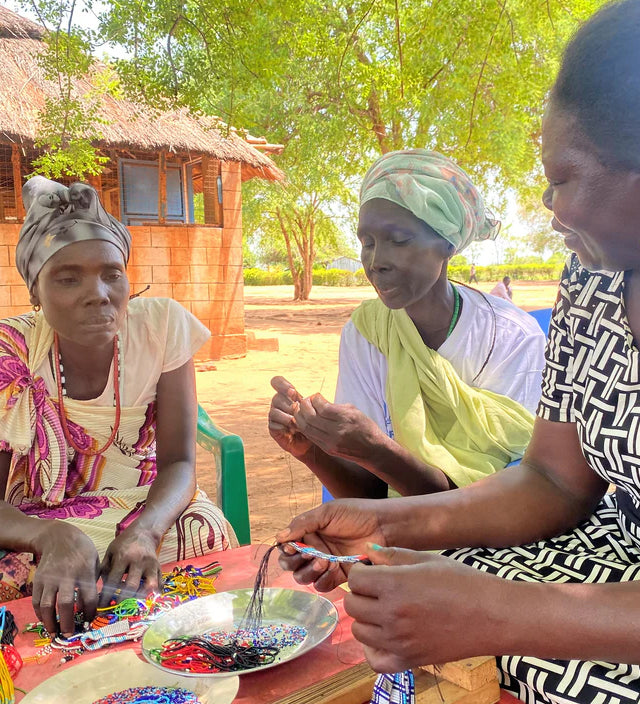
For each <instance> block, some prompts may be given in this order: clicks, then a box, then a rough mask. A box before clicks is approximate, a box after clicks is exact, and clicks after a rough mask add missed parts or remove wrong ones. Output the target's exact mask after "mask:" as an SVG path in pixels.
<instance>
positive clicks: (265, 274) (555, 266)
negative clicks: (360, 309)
mask: <svg viewBox="0 0 640 704" xmlns="http://www.w3.org/2000/svg"><path fill="white" fill-rule="evenodd" d="M563 265H564V264H563V263H562V262H561V263H553V262H551V263H547V264H500V265H495V266H477V267H476V276H477V277H478V280H479V281H500V280H501V279H502V278H503V277H504V276H510V277H511V278H512V279H513V280H514V281H518V280H520V281H555V280H557V279H559V278H560V275H561V274H562V268H563ZM469 270H470V267H469V265H464V266H450V267H449V278H450V279H453V280H454V281H462V282H467V281H468V280H469ZM244 283H245V285H246V286H282V285H292V284H293V278H292V276H291V272H290V271H289V270H288V269H287V270H286V271H263V270H262V269H254V268H249V269H245V270H244ZM368 283H369V282H368V281H367V277H366V276H365V273H364V269H358V271H355V272H353V271H344V270H343V269H322V268H318V269H314V270H313V284H314V286H366V285H367V284H368Z"/></svg>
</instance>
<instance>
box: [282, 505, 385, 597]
mask: <svg viewBox="0 0 640 704" xmlns="http://www.w3.org/2000/svg"><path fill="white" fill-rule="evenodd" d="M383 503H384V502H381V501H377V500H372V499H337V500H335V501H330V502H329V503H326V504H323V505H322V506H319V507H318V508H315V509H312V510H311V511H307V512H306V513H303V514H301V515H300V516H298V517H296V518H294V519H293V521H291V523H290V524H289V526H288V527H287V528H286V529H285V530H283V531H281V532H280V533H278V535H276V540H277V542H278V543H285V542H287V541H299V542H303V543H306V544H307V545H312V546H313V547H315V548H317V549H318V550H322V552H326V553H329V554H331V555H356V554H359V553H362V552H364V549H365V546H366V545H367V543H369V542H375V543H379V544H381V545H385V544H386V539H385V536H384V533H383V529H382V521H381V515H383V514H384V511H383V512H382V514H380V511H381V507H382V504H383ZM281 551H282V552H281V554H280V557H279V563H280V566H281V567H282V568H283V569H285V570H288V571H291V572H293V578H294V579H295V580H296V582H298V583H299V584H311V583H312V584H313V585H314V587H315V588H316V589H317V590H318V591H319V592H328V591H331V590H332V589H335V587H337V586H338V585H339V584H341V583H342V582H344V581H346V579H347V574H348V572H349V567H350V565H345V564H339V563H336V562H328V561H327V560H320V559H318V558H315V559H314V558H309V557H305V556H303V555H300V554H299V553H297V552H295V551H294V549H293V548H292V547H289V546H286V545H283V546H282V547H281Z"/></svg>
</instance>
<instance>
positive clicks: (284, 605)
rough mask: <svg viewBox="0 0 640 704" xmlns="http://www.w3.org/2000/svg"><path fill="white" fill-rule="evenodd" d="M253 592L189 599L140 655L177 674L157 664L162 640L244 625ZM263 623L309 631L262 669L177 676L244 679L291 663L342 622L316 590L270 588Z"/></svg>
mask: <svg viewBox="0 0 640 704" xmlns="http://www.w3.org/2000/svg"><path fill="white" fill-rule="evenodd" d="M252 594H253V590H252V589H237V590H235V591H229V592H220V593H218V594H212V595H211V596H205V597H202V598H200V599H195V600H194V601H189V602H187V603H186V604H182V605H181V606H178V607H177V608H175V609H173V610H172V611H168V612H167V613H165V614H163V615H162V616H160V617H159V618H158V619H157V620H156V621H154V623H153V624H152V625H151V626H150V627H149V629H148V630H147V632H146V633H145V634H144V637H143V639H142V654H143V655H144V657H145V658H146V659H147V660H148V661H149V662H150V663H151V664H152V665H155V666H156V667H158V668H160V669H161V670H162V671H163V672H172V673H175V672H176V671H175V670H170V669H169V668H166V667H163V666H162V665H160V664H159V663H158V662H156V660H154V658H153V656H152V655H151V651H152V650H158V649H160V648H161V646H162V644H163V643H164V641H166V640H168V639H169V638H177V637H179V636H199V635H203V634H204V633H209V632H211V631H227V632H229V633H233V632H234V631H235V630H236V629H237V627H238V626H239V625H240V623H241V621H242V617H243V615H244V613H245V610H246V608H247V604H248V602H249V599H250V598H251V595H252ZM262 623H263V625H278V624H285V625H287V626H298V627H302V628H305V629H306V631H307V635H306V636H305V638H304V640H303V641H302V642H301V643H300V644H299V645H297V646H290V647H286V648H284V649H283V650H281V651H280V653H279V654H278V655H277V656H276V659H275V661H274V662H273V663H271V664H270V665H261V666H260V667H254V668H251V669H248V670H240V671H238V672H233V673H228V672H219V673H211V674H207V675H203V674H200V673H195V672H179V674H180V675H181V676H183V677H229V676H234V675H246V674H248V673H249V672H256V671H257V670H265V669H267V668H269V667H275V666H276V665H280V664H281V663H283V662H288V661H289V660H293V658H297V657H298V656H300V655H303V654H304V653H307V652H309V650H311V649H312V648H315V647H316V645H319V644H320V643H322V641H323V640H324V639H325V638H327V637H328V636H330V635H331V633H333V630H334V628H335V627H336V624H337V623H338V612H337V610H336V607H335V606H334V605H333V604H332V603H331V602H330V601H329V600H328V599H325V598H324V597H322V596H319V595H318V594H314V593H313V592H305V591H298V590H296V589H276V588H271V589H265V590H264V599H263V606H262Z"/></svg>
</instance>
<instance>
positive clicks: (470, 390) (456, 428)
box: [352, 299, 533, 487]
mask: <svg viewBox="0 0 640 704" xmlns="http://www.w3.org/2000/svg"><path fill="white" fill-rule="evenodd" d="M352 320H353V322H354V324H355V326H356V328H357V329H358V331H359V332H360V334H361V335H363V336H364V337H365V338H366V339H367V340H368V341H369V342H370V343H371V344H373V345H374V346H375V347H377V349H378V350H380V352H381V353H382V354H383V355H384V356H385V357H386V358H387V364H388V368H389V371H388V375H387V386H386V397H387V404H388V406H389V413H390V415H391V422H392V424H393V431H394V435H395V440H396V441H397V442H398V443H400V444H401V445H402V446H403V447H405V448H406V449H407V450H409V451H410V452H411V453H412V454H414V455H415V456H416V457H419V458H420V459H422V460H423V461H424V462H426V463H428V464H430V465H433V466H435V467H438V468H439V469H441V470H442V471H443V472H444V473H445V474H446V475H447V476H448V477H449V478H450V479H451V481H452V482H453V483H454V484H455V485H456V486H458V487H461V486H466V485H467V484H471V483H472V482H475V481H477V480H478V479H481V478H482V477H485V476H487V475H489V474H493V473H494V472H496V471H497V470H499V469H502V468H503V467H504V466H505V465H507V464H508V463H509V462H512V461H513V460H516V459H519V458H520V457H522V455H523V454H524V450H525V448H526V447H527V445H528V443H529V440H530V438H531V432H532V429H533V415H532V414H531V413H530V412H529V411H527V410H526V409H525V408H524V407H523V406H521V405H520V404H519V403H517V402H516V401H513V400H512V399H510V398H508V397H507V396H501V395H500V394H496V393H493V392H492V391H486V390H484V389H477V388H474V387H472V386H469V385H468V384H465V383H464V382H463V381H462V379H460V377H459V376H458V374H457V373H456V371H455V369H454V368H453V366H452V365H451V364H450V362H448V361H447V360H446V359H444V357H442V356H441V355H439V354H438V353H437V352H436V351H435V350H432V349H431V348H429V347H427V346H426V345H425V344H424V342H423V340H422V338H421V337H420V334H419V332H418V330H417V329H416V327H415V325H414V324H413V321H412V320H411V318H409V316H408V315H407V313H406V311H405V310H403V309H400V310H391V309H389V308H387V307H386V306H385V305H384V304H383V303H382V302H381V301H380V300H379V299H375V300H371V301H365V302H364V303H362V304H361V305H360V306H359V307H358V308H357V309H356V310H355V311H354V313H353V315H352Z"/></svg>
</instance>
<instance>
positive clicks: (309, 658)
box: [6, 545, 364, 704]
mask: <svg viewBox="0 0 640 704" xmlns="http://www.w3.org/2000/svg"><path fill="white" fill-rule="evenodd" d="M265 549H266V548H265V547H264V546H252V545H248V546H245V547H242V548H238V549H236V550H226V551H224V552H219V553H216V554H215V555H214V556H213V557H215V559H216V560H218V562H220V564H221V565H222V572H221V573H220V574H219V576H218V579H217V582H216V588H217V591H219V592H222V591H227V590H230V589H242V588H247V587H253V581H254V578H255V574H256V571H257V569H258V565H259V562H260V559H261V558H262V555H263V554H264V551H265ZM211 559H212V556H211V555H207V556H206V557H204V558H199V559H194V560H186V561H185V563H191V564H194V565H205V564H208V563H209V562H211ZM268 585H269V586H274V587H288V588H295V589H307V590H308V591H313V590H312V589H311V588H308V587H303V586H301V585H299V584H296V583H295V582H294V580H293V578H292V576H291V574H290V573H288V572H283V571H282V570H281V569H280V568H279V567H278V564H277V561H276V557H275V555H274V556H273V559H272V561H271V569H270V577H269V581H268ZM326 596H327V598H328V599H330V600H331V601H332V602H333V603H334V604H335V606H336V608H337V609H338V614H339V617H340V619H339V621H338V626H337V628H336V630H335V631H334V632H333V634H332V635H331V636H330V637H329V638H327V640H326V641H324V643H322V644H320V645H319V646H318V647H317V648H314V649H313V650H312V651H310V652H309V653H306V654H305V655H302V656H300V657H299V658H297V659H296V660H292V661H291V662H287V663H284V664H282V665H279V666H278V667H275V668H271V669H268V670H264V671H263V672H254V673H251V674H248V675H243V676H241V677H240V690H239V692H238V696H237V698H236V699H235V700H234V701H235V702H238V704H270V702H273V701H275V700H277V699H280V698H282V697H284V696H286V695H287V694H290V693H292V692H296V691H298V690H299V689H302V688H303V687H306V686H308V685H310V684H312V683H314V682H317V681H318V679H321V678H325V677H330V676H331V675H333V674H336V673H338V672H341V671H342V670H345V669H346V668H348V667H350V666H351V665H356V664H358V663H360V662H362V661H363V660H364V653H363V650H362V646H361V645H360V644H359V643H358V642H357V641H356V640H355V639H354V638H353V636H352V634H351V622H352V619H351V618H350V617H349V616H347V615H346V614H345V612H344V608H343V604H342V597H343V596H344V591H343V590H341V589H336V590H334V591H333V592H331V593H329V594H327V595H326ZM6 606H7V608H8V609H9V610H10V611H11V613H12V614H13V615H14V617H15V619H16V622H17V624H18V626H19V627H20V629H21V630H22V628H24V626H25V624H27V623H29V622H31V621H35V620H36V617H35V615H34V613H33V609H32V607H31V599H20V600H19V601H12V602H7V604H6ZM33 641H34V634H32V633H26V634H23V633H20V634H19V635H18V636H17V638H16V646H17V648H18V650H19V651H20V654H21V655H22V656H23V657H24V656H28V655H32V654H34V653H35V652H36V648H35V647H34V646H33ZM125 648H133V649H135V650H136V652H138V653H139V652H140V644H139V643H123V644H121V645H115V646H110V647H109V648H105V649H103V650H97V651H93V652H86V653H84V654H83V655H82V656H81V658H79V659H77V660H75V661H71V662H69V663H61V662H60V655H59V654H58V653H57V652H56V651H54V652H53V654H52V655H51V657H50V658H49V660H48V661H47V662H46V663H42V664H40V665H36V664H29V665H25V666H24V667H23V668H22V670H21V671H20V673H19V674H18V676H17V677H16V680H15V685H16V687H20V688H21V689H24V690H26V691H29V690H31V689H33V688H34V687H35V686H36V685H38V684H40V682H43V681H44V680H45V679H47V678H48V677H51V676H52V675H55V674H56V673H58V672H60V671H61V670H62V669H65V668H68V667H72V666H73V665H74V664H77V663H78V662H80V661H81V660H86V659H89V658H92V657H98V656H100V655H104V653H105V652H108V651H113V650H116V649H118V650H123V649H125ZM22 697H23V695H22V694H21V693H20V692H16V701H17V702H19V701H20V700H21V699H22Z"/></svg>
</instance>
